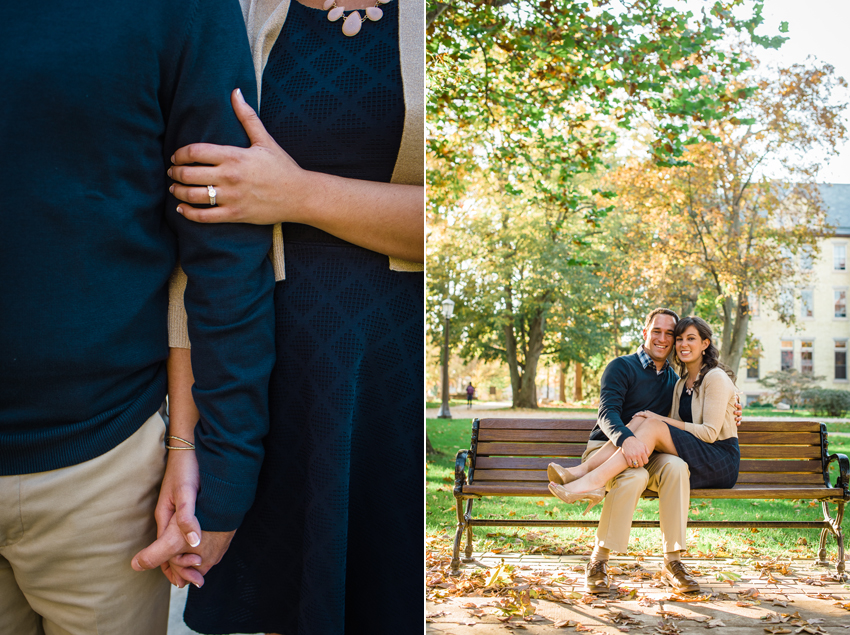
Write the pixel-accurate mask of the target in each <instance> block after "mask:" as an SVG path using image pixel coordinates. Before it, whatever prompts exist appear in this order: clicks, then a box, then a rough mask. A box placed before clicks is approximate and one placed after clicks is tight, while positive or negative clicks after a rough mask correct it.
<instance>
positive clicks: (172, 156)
mask: <svg viewBox="0 0 850 635" xmlns="http://www.w3.org/2000/svg"><path fill="white" fill-rule="evenodd" d="M171 162H172V163H176V161H175V160H174V155H173V154H172V155H171Z"/></svg>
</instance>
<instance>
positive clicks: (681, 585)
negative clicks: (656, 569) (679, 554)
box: [661, 560, 699, 593]
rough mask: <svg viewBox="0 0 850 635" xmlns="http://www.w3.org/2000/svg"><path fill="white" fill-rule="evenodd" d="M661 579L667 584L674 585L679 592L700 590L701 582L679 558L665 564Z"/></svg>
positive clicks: (674, 588)
mask: <svg viewBox="0 0 850 635" xmlns="http://www.w3.org/2000/svg"><path fill="white" fill-rule="evenodd" d="M661 579H662V580H663V581H664V583H665V584H666V585H667V586H671V587H673V590H674V591H676V592H677V593H689V592H691V591H699V584H697V581H696V580H694V579H693V578H692V577H691V574H690V573H689V572H688V570H687V569H686V568H685V565H684V564H682V562H681V561H679V560H673V561H672V562H668V563H667V564H665V565H664V568H663V569H662V570H661Z"/></svg>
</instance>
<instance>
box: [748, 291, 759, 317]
mask: <svg viewBox="0 0 850 635" xmlns="http://www.w3.org/2000/svg"><path fill="white" fill-rule="evenodd" d="M747 306H748V308H749V311H750V317H751V318H757V317H758V316H759V297H758V296H757V295H756V294H755V293H750V294H749V295H748V296H747Z"/></svg>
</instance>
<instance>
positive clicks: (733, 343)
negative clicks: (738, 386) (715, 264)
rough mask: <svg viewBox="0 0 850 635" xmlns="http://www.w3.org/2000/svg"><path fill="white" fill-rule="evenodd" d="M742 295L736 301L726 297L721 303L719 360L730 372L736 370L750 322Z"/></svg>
mask: <svg viewBox="0 0 850 635" xmlns="http://www.w3.org/2000/svg"><path fill="white" fill-rule="evenodd" d="M743 298H744V295H743V294H740V295H738V297H737V302H735V301H733V300H732V299H727V300H726V301H724V303H723V346H722V348H721V349H720V362H721V363H722V364H724V365H725V366H727V367H728V368H729V369H731V370H732V372H734V373H737V372H738V366H739V365H740V363H741V358H742V357H743V356H744V346H746V343H747V329H748V327H749V324H750V313H749V306H748V305H747V304H745V303H744V300H743Z"/></svg>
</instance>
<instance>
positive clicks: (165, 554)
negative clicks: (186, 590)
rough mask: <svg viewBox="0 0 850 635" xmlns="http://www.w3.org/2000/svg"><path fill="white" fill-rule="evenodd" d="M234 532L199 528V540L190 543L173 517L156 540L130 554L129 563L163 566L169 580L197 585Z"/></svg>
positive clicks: (145, 567) (140, 566)
mask: <svg viewBox="0 0 850 635" xmlns="http://www.w3.org/2000/svg"><path fill="white" fill-rule="evenodd" d="M234 534H236V531H235V530H234V531H207V532H201V542H200V544H199V545H198V546H197V547H192V546H190V545H189V543H187V542H186V540H185V539H184V537H183V534H182V532H181V531H180V528H179V527H178V525H177V521H176V520H174V519H173V518H172V520H171V522H170V523H169V524H168V527H166V529H165V532H164V533H163V534H162V535H161V536H159V537H158V538H157V539H156V541H154V542H153V543H151V544H150V545H149V546H147V547H145V548H144V549H142V550H141V551H140V552H139V553H137V554H136V555H135V556H133V561H132V562H131V563H130V566H132V567H133V569H135V570H136V571H146V570H148V569H155V568H156V567H162V570H163V573H165V575H166V577H168V579H169V580H171V583H172V584H175V585H176V586H179V587H181V588H182V587H183V586H185V584H186V582H191V583H192V584H194V585H195V586H197V587H199V588H200V587H202V586H203V585H204V575H205V574H206V572H207V571H209V570H210V569H211V568H212V567H213V566H214V565H217V564H218V563H219V562H221V559H222V557H224V554H225V552H226V551H227V548H228V547H229V546H230V541H231V540H233V536H234Z"/></svg>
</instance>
